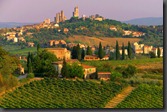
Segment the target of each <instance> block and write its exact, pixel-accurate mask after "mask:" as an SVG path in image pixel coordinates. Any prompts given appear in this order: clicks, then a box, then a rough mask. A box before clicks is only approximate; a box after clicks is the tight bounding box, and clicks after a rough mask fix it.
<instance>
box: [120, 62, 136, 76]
mask: <svg viewBox="0 0 167 112" xmlns="http://www.w3.org/2000/svg"><path fill="white" fill-rule="evenodd" d="M136 72H137V70H136V67H135V66H132V65H128V67H127V68H126V69H125V70H124V71H123V72H122V75H123V77H124V78H130V77H132V76H134V74H135V73H136Z"/></svg>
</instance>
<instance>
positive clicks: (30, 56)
mask: <svg viewBox="0 0 167 112" xmlns="http://www.w3.org/2000/svg"><path fill="white" fill-rule="evenodd" d="M27 69H28V73H32V54H31V53H30V52H29V53H28V57H27Z"/></svg>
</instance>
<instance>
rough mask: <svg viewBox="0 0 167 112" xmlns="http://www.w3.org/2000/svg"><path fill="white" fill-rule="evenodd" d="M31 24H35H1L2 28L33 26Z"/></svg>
mask: <svg viewBox="0 0 167 112" xmlns="http://www.w3.org/2000/svg"><path fill="white" fill-rule="evenodd" d="M31 24H34V23H17V22H0V28H13V27H21V26H24V25H31Z"/></svg>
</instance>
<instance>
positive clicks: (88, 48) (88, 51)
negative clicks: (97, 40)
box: [86, 46, 92, 55]
mask: <svg viewBox="0 0 167 112" xmlns="http://www.w3.org/2000/svg"><path fill="white" fill-rule="evenodd" d="M86 55H92V50H91V49H90V47H89V46H88V47H87V50H86Z"/></svg>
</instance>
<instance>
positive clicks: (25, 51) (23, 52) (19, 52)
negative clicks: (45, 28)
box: [8, 47, 37, 56]
mask: <svg viewBox="0 0 167 112" xmlns="http://www.w3.org/2000/svg"><path fill="white" fill-rule="evenodd" d="M36 49H37V48H36V47H32V48H24V49H15V50H9V51H8V52H9V53H10V54H12V55H16V54H17V55H23V56H27V55H28V52H32V53H33V52H36Z"/></svg>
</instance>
